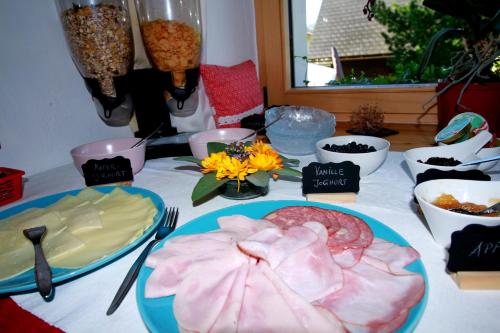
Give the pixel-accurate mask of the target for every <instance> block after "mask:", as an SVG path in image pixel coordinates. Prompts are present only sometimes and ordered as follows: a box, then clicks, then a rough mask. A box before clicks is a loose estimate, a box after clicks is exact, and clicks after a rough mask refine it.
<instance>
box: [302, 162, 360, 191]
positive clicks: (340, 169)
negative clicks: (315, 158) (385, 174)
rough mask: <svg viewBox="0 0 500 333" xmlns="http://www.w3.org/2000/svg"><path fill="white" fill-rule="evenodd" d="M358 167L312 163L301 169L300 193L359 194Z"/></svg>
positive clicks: (346, 164) (343, 164)
mask: <svg viewBox="0 0 500 333" xmlns="http://www.w3.org/2000/svg"><path fill="white" fill-rule="evenodd" d="M359 169H360V168H359V165H356V164H354V163H352V162H350V161H345V162H342V163H326V164H322V163H317V162H313V163H311V164H309V165H308V166H306V167H304V168H302V193H304V194H310V193H344V192H356V193H357V192H359Z"/></svg>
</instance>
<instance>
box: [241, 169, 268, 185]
mask: <svg viewBox="0 0 500 333" xmlns="http://www.w3.org/2000/svg"><path fill="white" fill-rule="evenodd" d="M269 178H270V176H269V174H268V173H267V172H266V171H262V170H259V171H257V172H256V173H252V174H250V175H248V176H246V180H248V181H249V182H250V183H252V184H254V185H255V186H259V187H264V186H267V184H269Z"/></svg>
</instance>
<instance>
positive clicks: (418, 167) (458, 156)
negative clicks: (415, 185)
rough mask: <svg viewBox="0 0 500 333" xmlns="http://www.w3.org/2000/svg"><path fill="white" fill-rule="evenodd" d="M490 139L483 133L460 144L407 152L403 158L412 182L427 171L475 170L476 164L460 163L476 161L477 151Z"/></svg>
mask: <svg viewBox="0 0 500 333" xmlns="http://www.w3.org/2000/svg"><path fill="white" fill-rule="evenodd" d="M491 137H492V134H491V133H489V132H486V131H483V132H480V133H479V134H478V135H476V136H475V137H474V138H472V139H469V140H467V141H463V142H460V143H455V144H451V145H445V146H434V147H420V148H413V149H410V150H407V151H406V152H405V153H404V158H405V161H406V163H407V164H408V168H409V169H410V173H411V176H412V178H413V181H416V179H417V175H418V174H420V173H423V172H425V171H427V170H429V169H438V170H444V171H451V170H457V171H467V170H474V169H477V168H478V165H477V164H473V165H466V166H464V165H462V163H465V162H469V161H474V160H477V159H478V156H477V153H478V151H479V150H480V149H481V148H482V147H483V146H484V145H485V144H486V143H487V142H489V141H490V140H491Z"/></svg>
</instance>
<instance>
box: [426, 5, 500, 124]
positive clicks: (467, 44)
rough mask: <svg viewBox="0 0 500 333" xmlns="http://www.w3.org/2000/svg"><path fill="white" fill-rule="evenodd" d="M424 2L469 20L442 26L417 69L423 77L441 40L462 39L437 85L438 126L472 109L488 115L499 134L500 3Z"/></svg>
mask: <svg viewBox="0 0 500 333" xmlns="http://www.w3.org/2000/svg"><path fill="white" fill-rule="evenodd" d="M423 5H424V6H426V7H428V8H431V9H433V10H436V11H438V12H440V13H442V14H446V15H451V16H453V17H457V18H461V19H463V20H464V21H465V22H466V24H465V26H463V27H459V28H457V27H455V28H446V29H442V30H441V31H439V32H438V33H437V34H436V35H434V36H433V37H432V39H431V41H430V43H429V46H428V48H427V50H426V52H425V54H424V57H423V59H422V62H421V64H420V68H419V71H418V76H419V77H421V76H422V74H423V73H424V71H425V69H426V68H427V66H428V65H429V64H430V63H431V61H432V55H433V54H434V53H436V52H439V41H441V40H442V39H444V38H445V37H449V36H453V37H457V36H459V37H460V38H461V40H462V45H463V49H462V51H460V52H459V53H458V54H457V55H456V56H455V57H454V58H453V59H452V67H451V70H450V71H449V74H448V75H447V77H445V78H444V79H443V80H441V81H440V82H439V83H438V86H437V88H436V91H437V93H436V95H435V96H434V97H437V104H438V127H439V128H442V127H444V126H446V124H447V123H448V121H449V120H450V119H451V118H452V117H454V116H455V115H456V114H457V113H461V112H464V111H472V112H475V113H478V114H481V115H482V116H483V117H485V118H486V119H487V121H488V123H489V125H490V129H491V130H492V131H495V132H496V133H499V132H500V119H498V118H499V117H498V110H499V109H498V108H499V105H500V49H499V45H500V3H499V2H498V1H491V0H424V1H423ZM433 99H434V98H433ZM433 99H432V100H433ZM432 100H431V101H432ZM429 102H430V101H428V102H427V103H426V104H425V105H428V104H429ZM425 105H424V106H425Z"/></svg>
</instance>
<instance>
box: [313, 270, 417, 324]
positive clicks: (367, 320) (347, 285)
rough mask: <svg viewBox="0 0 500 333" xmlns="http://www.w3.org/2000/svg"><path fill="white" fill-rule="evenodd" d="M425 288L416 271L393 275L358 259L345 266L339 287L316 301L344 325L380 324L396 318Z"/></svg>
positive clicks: (398, 318)
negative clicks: (353, 263) (349, 266)
mask: <svg viewBox="0 0 500 333" xmlns="http://www.w3.org/2000/svg"><path fill="white" fill-rule="evenodd" d="M424 291H425V284H424V281H423V278H422V276H420V275H419V274H410V273H408V275H394V274H391V273H388V272H386V271H383V270H380V269H378V268H376V267H374V266H372V265H369V264H366V263H364V262H362V261H361V262H359V263H358V264H357V265H355V266H354V267H352V268H350V269H345V270H344V287H343V288H342V289H340V290H339V291H337V292H335V293H333V294H330V295H328V296H327V297H325V298H324V299H322V300H320V301H318V302H317V304H318V305H320V306H323V307H325V308H326V309H328V310H330V311H332V312H333V313H334V314H335V315H336V316H337V317H338V318H339V319H340V320H342V321H343V322H344V323H345V324H346V325H347V326H349V325H353V327H354V326H361V327H365V328H366V327H368V328H370V329H371V328H376V327H381V328H382V327H385V326H387V325H390V324H391V323H393V322H394V321H398V322H399V321H400V319H401V318H400V317H401V314H402V313H404V312H405V311H407V310H408V309H409V308H410V307H412V306H413V305H415V304H417V303H418V302H419V301H420V299H421V298H422V296H423V294H424ZM403 322H404V320H403ZM398 327H399V326H398ZM375 331H376V330H375Z"/></svg>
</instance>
